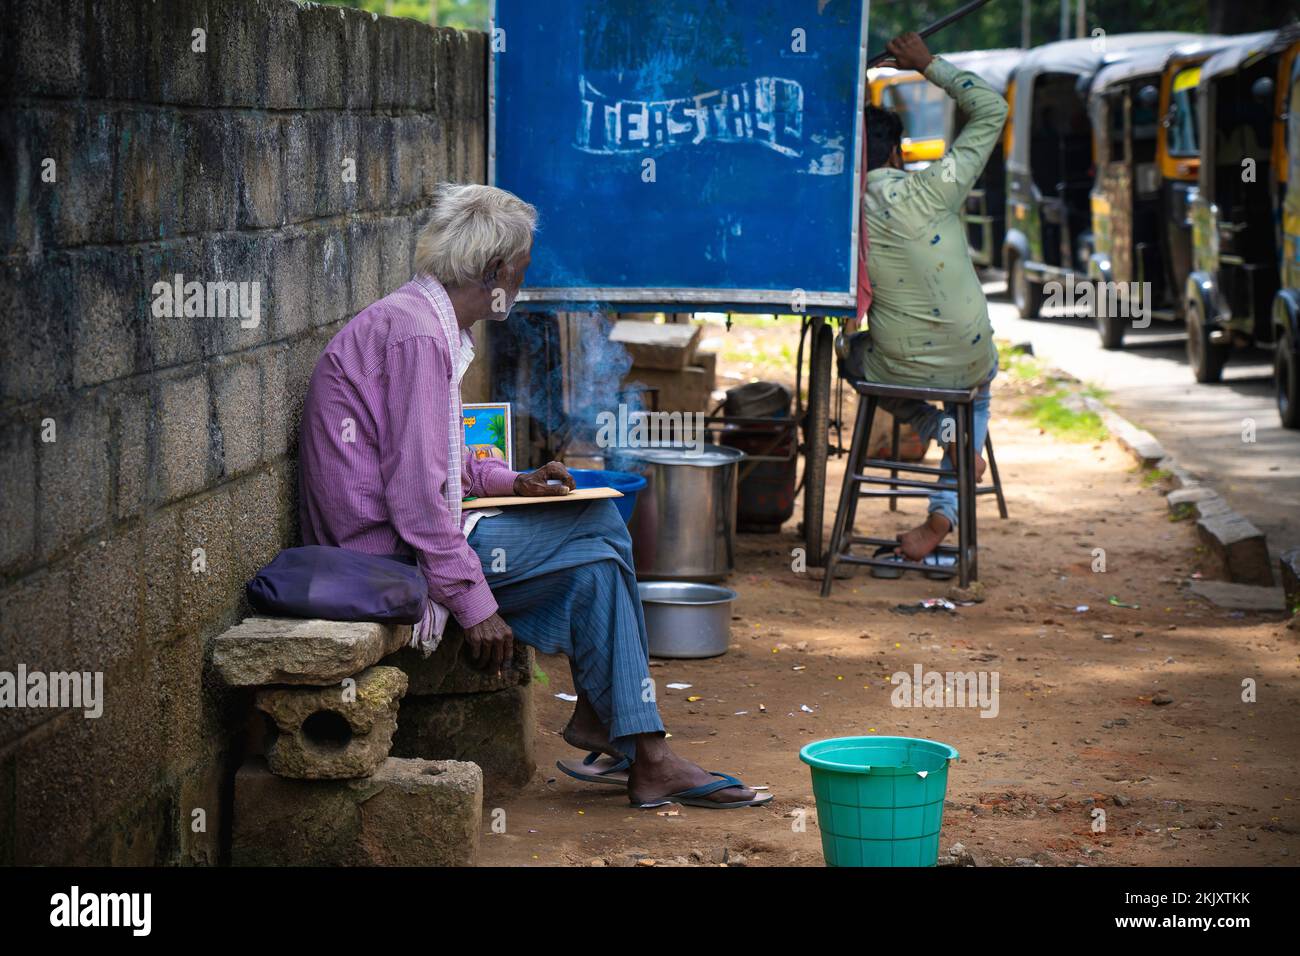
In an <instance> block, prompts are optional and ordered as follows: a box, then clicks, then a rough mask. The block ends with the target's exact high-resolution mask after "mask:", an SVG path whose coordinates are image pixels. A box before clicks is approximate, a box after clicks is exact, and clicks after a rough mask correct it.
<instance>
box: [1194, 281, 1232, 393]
mask: <svg viewBox="0 0 1300 956" xmlns="http://www.w3.org/2000/svg"><path fill="white" fill-rule="evenodd" d="M1227 361H1228V347H1227V346H1226V345H1215V344H1214V343H1213V342H1211V341H1210V330H1209V329H1208V328H1206V326H1205V316H1204V315H1203V314H1202V313H1201V303H1200V302H1198V301H1197V300H1196V299H1195V298H1191V299H1190V300H1189V301H1188V303H1187V364H1188V365H1190V366H1191V367H1192V374H1193V375H1195V376H1196V380H1197V381H1198V382H1201V383H1202V384H1214V383H1215V382H1219V381H1222V380H1223V366H1224V363H1226V362H1227Z"/></svg>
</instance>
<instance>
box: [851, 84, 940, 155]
mask: <svg viewBox="0 0 1300 956" xmlns="http://www.w3.org/2000/svg"><path fill="white" fill-rule="evenodd" d="M867 87H868V89H869V90H870V91H871V104H872V105H873V106H880V107H883V108H884V109H887V110H893V111H894V112H895V113H897V114H898V115H899V117H900V118H901V119H902V120H903V133H904V134H905V135H904V136H903V143H902V153H903V167H904V168H905V169H907V170H909V171H910V170H917V169H924V168H925V167H926V166H929V165H930V163H932V162H934V161H935V160H936V159H939V158H940V157H941V156H943V150H944V145H945V144H944V129H945V125H946V122H947V111H948V94H946V93H945V92H944V91H943V90H941V89H940V88H939V87H937V86H935V85H934V84H933V83H931V82H930V81H929V80H927V79H926V78H925V77H924V76H922V75H921V74H920V73H917V72H916V71H915V70H895V69H891V68H889V67H878V68H876V69H872V70H868V71H867Z"/></svg>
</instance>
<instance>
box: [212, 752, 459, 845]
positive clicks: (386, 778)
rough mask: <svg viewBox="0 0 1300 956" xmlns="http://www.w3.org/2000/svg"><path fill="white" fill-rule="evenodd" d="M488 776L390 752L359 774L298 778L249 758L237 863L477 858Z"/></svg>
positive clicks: (241, 783)
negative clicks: (374, 768)
mask: <svg viewBox="0 0 1300 956" xmlns="http://www.w3.org/2000/svg"><path fill="white" fill-rule="evenodd" d="M482 817H483V776H482V773H481V772H480V771H479V768H478V767H476V766H474V765H473V764H472V763H461V762H457V761H451V760H447V761H435V760H399V759H397V758H395V757H390V758H389V759H388V760H387V761H385V763H384V764H383V765H382V766H381V767H380V768H379V770H378V771H377V772H376V773H375V774H374V775H372V776H370V777H366V778H363V779H361V780H292V779H289V778H287V777H278V776H276V775H275V774H273V773H271V772H270V770H268V769H267V767H266V764H265V762H263V761H262V760H261V759H259V758H251V759H250V760H249V761H248V762H247V763H245V764H244V766H242V767H241V768H240V769H239V772H238V773H236V774H235V802H234V827H233V830H234V834H233V845H232V850H231V853H232V862H233V863H234V864H235V865H236V866H473V865H474V864H475V862H476V861H477V859H478V848H479V830H480V827H481V825H482Z"/></svg>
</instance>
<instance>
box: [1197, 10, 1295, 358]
mask: <svg viewBox="0 0 1300 956" xmlns="http://www.w3.org/2000/svg"><path fill="white" fill-rule="evenodd" d="M1298 39H1300V32H1297V31H1296V30H1294V29H1291V28H1288V29H1287V30H1284V31H1268V32H1265V33H1256V34H1250V35H1248V36H1245V37H1238V38H1236V39H1235V41H1234V42H1233V43H1232V45H1230V46H1228V47H1226V48H1225V49H1223V50H1221V51H1219V52H1218V53H1216V54H1214V55H1213V56H1212V57H1210V58H1209V59H1208V60H1206V61H1205V63H1204V65H1203V66H1202V67H1201V78H1200V83H1199V85H1198V86H1197V97H1198V102H1199V106H1198V112H1199V116H1198V132H1199V137H1200V149H1201V164H1200V169H1199V171H1198V176H1197V186H1196V189H1195V190H1194V191H1193V192H1192V194H1191V197H1190V205H1191V210H1192V213H1191V215H1192V271H1191V273H1190V274H1189V276H1188V278H1187V285H1186V289H1185V303H1184V310H1185V313H1186V316H1187V360H1188V364H1190V365H1191V367H1192V372H1193V374H1194V375H1195V376H1196V380H1197V381H1198V382H1217V381H1219V380H1220V379H1221V378H1222V377H1223V367H1224V364H1225V363H1226V362H1227V360H1228V356H1229V355H1230V353H1231V350H1232V349H1233V348H1234V347H1247V346H1252V345H1255V346H1262V347H1265V348H1274V347H1275V346H1276V345H1277V344H1278V343H1279V341H1280V339H1281V337H1282V336H1281V333H1283V332H1285V331H1286V326H1287V323H1286V322H1283V323H1281V324H1279V323H1276V322H1275V320H1274V316H1275V314H1276V309H1277V305H1276V302H1275V299H1276V298H1277V293H1278V290H1279V288H1280V287H1281V282H1280V280H1281V269H1280V266H1281V261H1282V255H1281V252H1282V228H1281V226H1282V222H1281V219H1282V217H1281V209H1282V185H1283V183H1284V182H1285V180H1286V178H1287V173H1286V172H1285V170H1284V169H1279V168H1278V166H1279V163H1280V164H1281V165H1282V166H1283V167H1285V166H1286V162H1285V148H1284V147H1285V143H1284V142H1280V141H1276V140H1277V139H1278V138H1279V127H1280V125H1281V124H1280V123H1279V122H1278V119H1279V104H1280V102H1281V100H1280V97H1279V90H1278V87H1279V86H1285V87H1286V88H1287V89H1288V90H1289V89H1290V78H1291V64H1292V62H1293V61H1294V58H1295V55H1296V50H1297V48H1298V47H1297V40H1298ZM1288 299H1289V297H1282V300H1281V301H1282V305H1281V308H1282V309H1283V311H1285V308H1286V303H1287V301H1288ZM1287 338H1288V340H1289V341H1290V342H1291V343H1294V341H1295V339H1294V337H1292V336H1288V337H1287Z"/></svg>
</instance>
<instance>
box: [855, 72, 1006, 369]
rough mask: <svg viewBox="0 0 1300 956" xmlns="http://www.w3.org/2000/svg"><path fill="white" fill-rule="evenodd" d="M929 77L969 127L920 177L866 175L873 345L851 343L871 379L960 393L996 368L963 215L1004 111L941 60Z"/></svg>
mask: <svg viewBox="0 0 1300 956" xmlns="http://www.w3.org/2000/svg"><path fill="white" fill-rule="evenodd" d="M925 76H926V79H928V80H929V81H930V82H932V83H935V84H936V85H938V86H941V87H943V89H944V91H945V92H946V93H947V94H948V95H949V96H951V97H952V98H953V99H955V100H956V101H957V106H958V108H959V109H960V110H961V111H962V112H963V113H965V114H966V116H967V123H966V126H965V128H964V129H962V131H961V134H960V135H959V136H958V137H957V139H956V141H954V142H953V144H952V146H951V147H949V149H948V152H947V153H946V154H945V156H944V157H943V158H942V159H941V160H939V161H938V162H935V163H931V164H930V165H929V166H927V167H926V168H925V169H923V170H921V171H920V172H915V173H908V172H904V171H903V170H901V169H892V168H882V169H873V170H871V172H869V173H867V185H866V192H865V195H864V196H863V203H864V204H865V209H866V220H867V236H868V237H869V239H870V243H871V245H870V252H869V254H868V257H867V274H868V275H869V276H870V277H871V287H872V293H873V299H872V302H871V309H870V311H869V313H868V317H867V321H868V327H869V336H870V337H869V339H866V340H864V341H863V342H861V343H855V344H856V345H857V346H858V347H859V348H862V351H861V352H860V353H859V354H861V355H862V362H863V366H864V368H863V371H864V373H865V375H866V377H867V378H868V379H872V380H874V381H878V382H888V383H891V384H896V385H920V386H932V387H937V388H962V387H965V386H968V385H976V384H978V383H980V382H983V381H984V380H986V379H987V378H988V377H989V376H990V375H992V373H993V370H994V367H995V366H996V364H997V348H996V347H995V346H994V344H993V326H992V325H991V324H990V323H989V310H988V303H987V302H986V301H985V299H984V291H983V289H981V288H980V281H979V277H978V276H977V275H976V274H975V267H974V265H973V264H972V263H971V258H970V251H969V249H968V248H967V246H966V227H965V225H964V224H963V223H962V221H961V210H962V206H963V204H964V203H965V201H966V194H967V193H968V192H970V190H971V187H972V185H973V184H974V182H975V180H976V178H978V176H979V174H980V171H981V170H983V168H984V164H985V163H986V162H987V161H988V158H989V154H990V153H991V152H992V151H993V147H994V146H995V145H996V144H997V141H998V137H999V136H1000V135H1001V134H1002V127H1003V123H1004V122H1005V121H1006V117H1007V104H1006V101H1005V100H1003V98H1002V97H1001V95H999V94H998V92H997V91H996V90H994V89H993V88H992V87H991V86H989V85H988V84H987V83H985V82H984V81H983V80H981V79H980V78H979V77H978V76H976V75H975V74H974V73H969V72H963V71H959V70H958V69H957V68H956V67H955V66H953V65H952V64H951V63H947V62H945V61H944V60H941V59H939V58H938V57H935V59H934V60H933V61H932V62H931V63H930V65H929V67H927V68H926V71H925ZM863 346H865V347H864V348H863ZM854 351H855V352H856V351H858V349H857V348H855V350H854Z"/></svg>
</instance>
